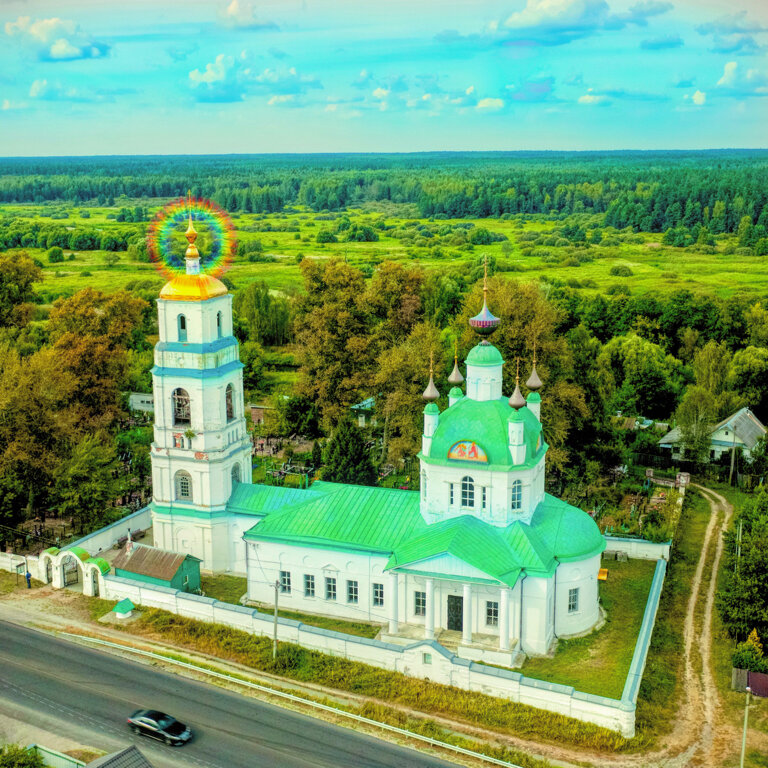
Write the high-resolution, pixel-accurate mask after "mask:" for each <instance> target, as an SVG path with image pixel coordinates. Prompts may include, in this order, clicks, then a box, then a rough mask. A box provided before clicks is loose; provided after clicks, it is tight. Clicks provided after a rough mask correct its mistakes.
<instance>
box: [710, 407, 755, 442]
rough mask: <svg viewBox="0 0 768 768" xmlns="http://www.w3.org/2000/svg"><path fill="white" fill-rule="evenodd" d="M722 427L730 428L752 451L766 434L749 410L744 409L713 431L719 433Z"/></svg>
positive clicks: (723, 421)
mask: <svg viewBox="0 0 768 768" xmlns="http://www.w3.org/2000/svg"><path fill="white" fill-rule="evenodd" d="M721 427H730V429H732V430H733V431H734V432H735V433H736V437H738V438H739V440H741V442H742V443H744V445H745V446H746V447H747V449H748V450H750V451H751V450H752V449H753V448H754V447H755V445H756V444H757V441H758V440H759V439H760V438H761V437H762V436H763V435H764V434H765V432H766V429H765V427H764V426H763V425H762V424H761V423H760V420H759V419H758V418H757V416H755V414H754V413H752V411H750V410H749V408H742V409H741V410H739V411H736V413H734V414H733V415H732V416H729V417H728V418H727V419H723V420H722V421H721V422H720V423H719V424H716V425H715V427H714V428H713V429H712V431H713V432H717V430H718V429H720V428H721Z"/></svg>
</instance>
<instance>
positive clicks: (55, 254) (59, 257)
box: [45, 245, 64, 264]
mask: <svg viewBox="0 0 768 768" xmlns="http://www.w3.org/2000/svg"><path fill="white" fill-rule="evenodd" d="M45 255H46V256H47V257H48V263H49V264H58V263H60V262H62V261H64V251H63V250H62V249H61V248H59V246H58V245H55V246H54V247H53V248H49V249H48V251H47V252H46V254H45Z"/></svg>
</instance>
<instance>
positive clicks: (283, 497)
mask: <svg viewBox="0 0 768 768" xmlns="http://www.w3.org/2000/svg"><path fill="white" fill-rule="evenodd" d="M328 485H329V484H328V483H314V484H313V485H312V486H311V487H310V488H307V489H303V488H286V487H285V486H280V485H256V484H253V485H251V484H248V483H236V484H235V487H234V488H233V489H232V495H231V496H230V497H229V501H228V502H227V512H232V513H234V514H236V515H256V516H262V517H263V516H264V515H268V514H269V513H270V512H279V511H280V510H281V509H283V508H285V507H286V506H290V505H293V504H297V503H299V502H302V501H306V500H308V499H313V498H315V497H317V496H319V495H321V494H322V493H324V492H325V491H324V490H323V489H324V488H325V487H326V486H328Z"/></svg>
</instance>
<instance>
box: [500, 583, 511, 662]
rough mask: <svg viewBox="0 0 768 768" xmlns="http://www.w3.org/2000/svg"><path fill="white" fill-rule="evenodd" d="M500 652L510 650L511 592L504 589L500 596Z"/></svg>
mask: <svg viewBox="0 0 768 768" xmlns="http://www.w3.org/2000/svg"><path fill="white" fill-rule="evenodd" d="M499 650H501V651H508V650H509V590H508V589H507V588H506V587H502V588H501V590H500V594H499Z"/></svg>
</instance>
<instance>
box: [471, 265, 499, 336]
mask: <svg viewBox="0 0 768 768" xmlns="http://www.w3.org/2000/svg"><path fill="white" fill-rule="evenodd" d="M469 324H470V326H472V328H474V329H475V330H476V331H477V332H478V333H479V334H480V335H481V336H490V335H491V334H492V333H493V332H494V331H495V330H496V326H498V324H499V318H498V317H495V316H494V315H492V314H491V312H490V310H489V309H488V255H487V254H486V255H485V256H483V308H482V309H481V310H480V314H478V315H475V316H474V317H471V318H470V319H469Z"/></svg>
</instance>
